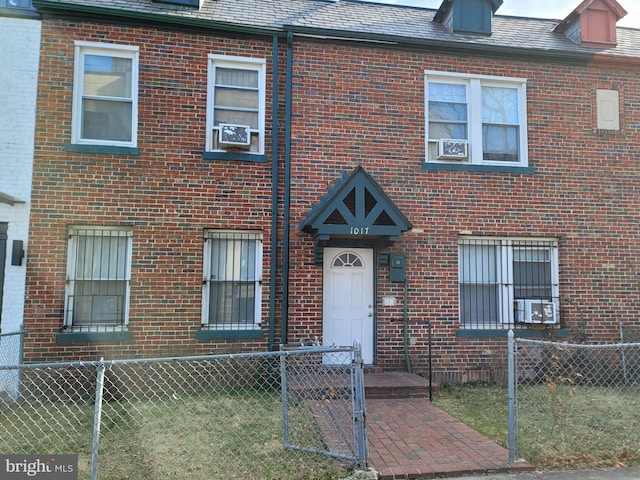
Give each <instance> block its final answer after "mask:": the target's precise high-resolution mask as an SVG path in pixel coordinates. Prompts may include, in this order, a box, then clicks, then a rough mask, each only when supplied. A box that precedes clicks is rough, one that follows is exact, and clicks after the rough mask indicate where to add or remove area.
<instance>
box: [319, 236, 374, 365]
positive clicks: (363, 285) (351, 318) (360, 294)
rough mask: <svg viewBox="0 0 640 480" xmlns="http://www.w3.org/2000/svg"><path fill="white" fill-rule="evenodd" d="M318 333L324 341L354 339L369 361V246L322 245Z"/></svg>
mask: <svg viewBox="0 0 640 480" xmlns="http://www.w3.org/2000/svg"><path fill="white" fill-rule="evenodd" d="M323 268H324V283H323V296H322V297H323V322H322V335H323V340H324V344H325V345H331V344H333V345H336V346H346V345H352V344H353V342H354V341H355V340H357V341H358V342H359V343H360V344H361V345H362V359H363V360H364V363H365V364H373V325H374V322H373V272H374V268H373V250H372V249H368V248H325V249H324V267H323Z"/></svg>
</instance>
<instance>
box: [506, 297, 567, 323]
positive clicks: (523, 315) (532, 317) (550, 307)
mask: <svg viewBox="0 0 640 480" xmlns="http://www.w3.org/2000/svg"><path fill="white" fill-rule="evenodd" d="M515 320H516V322H521V323H543V324H546V325H554V324H556V323H557V321H558V320H557V316H556V304H555V303H553V302H551V301H549V300H539V299H538V300H516V316H515Z"/></svg>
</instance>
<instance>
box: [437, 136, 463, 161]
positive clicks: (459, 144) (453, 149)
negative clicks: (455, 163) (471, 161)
mask: <svg viewBox="0 0 640 480" xmlns="http://www.w3.org/2000/svg"><path fill="white" fill-rule="evenodd" d="M468 145H469V142H467V141H466V140H457V139H451V138H441V139H440V140H438V160H466V159H467V157H468V152H467V147H468Z"/></svg>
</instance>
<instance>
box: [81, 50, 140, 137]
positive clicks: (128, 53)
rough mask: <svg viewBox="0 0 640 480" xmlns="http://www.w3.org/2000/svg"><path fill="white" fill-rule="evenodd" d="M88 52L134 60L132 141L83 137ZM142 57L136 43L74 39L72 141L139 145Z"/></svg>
mask: <svg viewBox="0 0 640 480" xmlns="http://www.w3.org/2000/svg"><path fill="white" fill-rule="evenodd" d="M86 54H96V55H102V56H112V57H121V58H130V59H131V60H132V62H131V70H132V71H131V97H132V98H131V102H132V104H131V141H130V142H122V141H117V140H98V139H83V138H82V137H81V132H82V95H83V85H84V63H83V58H84V55H86ZM138 58H139V48H138V47H137V46H132V45H116V44H112V43H99V42H82V41H76V42H74V74H73V107H72V123H71V143H72V144H78V145H104V146H114V147H136V146H137V144H138Z"/></svg>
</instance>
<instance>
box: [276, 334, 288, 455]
mask: <svg viewBox="0 0 640 480" xmlns="http://www.w3.org/2000/svg"><path fill="white" fill-rule="evenodd" d="M286 353H287V352H286V351H283V346H282V345H280V352H279V353H278V355H279V356H280V395H281V398H282V402H281V403H282V444H283V445H284V446H285V447H289V411H288V405H287V368H286V365H285V356H286Z"/></svg>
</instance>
